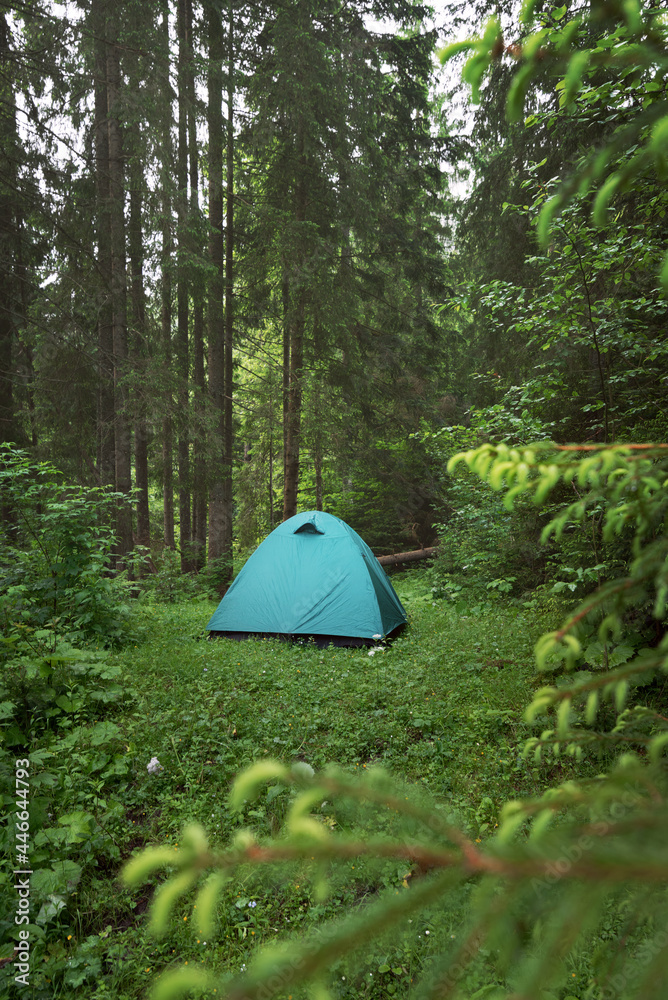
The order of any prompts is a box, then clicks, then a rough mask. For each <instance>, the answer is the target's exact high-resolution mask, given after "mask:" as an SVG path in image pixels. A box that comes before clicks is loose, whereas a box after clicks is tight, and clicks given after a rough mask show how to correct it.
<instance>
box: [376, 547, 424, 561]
mask: <svg viewBox="0 0 668 1000" xmlns="http://www.w3.org/2000/svg"><path fill="white" fill-rule="evenodd" d="M436 548H437V547H436V546H435V545H432V546H431V547H430V548H428V549H414V551H413V552H396V553H395V554H394V555H391V556H376V559H377V560H378V562H379V563H380V565H381V566H398V565H399V563H405V562H417V561H418V559H430V558H431V557H432V556H435V555H436Z"/></svg>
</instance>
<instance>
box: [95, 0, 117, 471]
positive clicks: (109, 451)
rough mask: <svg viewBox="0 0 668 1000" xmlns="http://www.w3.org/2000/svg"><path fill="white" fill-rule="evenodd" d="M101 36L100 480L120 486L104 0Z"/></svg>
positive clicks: (98, 13) (98, 22)
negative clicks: (116, 451)
mask: <svg viewBox="0 0 668 1000" xmlns="http://www.w3.org/2000/svg"><path fill="white" fill-rule="evenodd" d="M91 22H92V28H93V34H94V36H95V190H96V198H97V269H98V274H99V282H100V284H99V287H100V297H99V302H98V310H97V315H98V319H97V348H98V366H99V367H98V376H99V388H98V412H97V466H98V474H99V478H100V482H101V483H102V484H103V485H104V486H114V485H115V480H116V475H115V469H114V330H113V304H112V296H111V285H112V277H111V204H110V188H109V126H108V114H109V107H108V99H107V15H106V7H105V4H104V2H103V0H93V2H92V4H91Z"/></svg>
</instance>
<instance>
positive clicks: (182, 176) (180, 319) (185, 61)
mask: <svg viewBox="0 0 668 1000" xmlns="http://www.w3.org/2000/svg"><path fill="white" fill-rule="evenodd" d="M188 7H189V0H178V18H177V33H178V41H179V64H178V101H179V133H178V147H177V166H176V183H177V186H178V191H177V210H178V230H177V234H178V270H177V289H176V357H177V367H178V377H179V386H178V412H179V443H178V459H179V544H180V548H181V571H182V572H184V573H187V572H189V571H190V570H191V569H192V551H191V545H192V537H191V534H192V533H191V519H190V428H189V415H190V413H189V392H188V388H189V356H188V321H189V309H188V296H189V289H188V267H187V265H186V259H187V256H188V251H189V245H188V244H189V239H188V232H187V230H188V86H187V74H188V65H189V63H190V62H191V60H192V54H191V49H190V39H189V37H188Z"/></svg>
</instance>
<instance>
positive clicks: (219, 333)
mask: <svg viewBox="0 0 668 1000" xmlns="http://www.w3.org/2000/svg"><path fill="white" fill-rule="evenodd" d="M224 55H225V52H224V47H223V31H222V24H221V18H220V14H219V12H218V10H217V9H215V8H214V7H213V6H210V7H209V68H208V79H207V85H208V91H209V93H208V129H209V232H210V236H209V259H210V261H211V277H210V279H209V303H208V317H207V319H208V333H209V397H210V400H211V406H212V410H213V414H212V421H211V423H212V435H213V438H212V447H211V461H210V475H209V479H210V489H209V560H210V561H211V560H216V559H220V558H221V557H222V556H223V554H224V552H225V506H224V505H225V496H224V489H223V478H224V460H225V459H224V440H225V350H224V346H225V329H224V315H223V296H224V293H225V285H224V264H225V244H224V237H223V112H222V99H223V74H222V64H223V59H224ZM220 582H221V585H222V584H223V582H224V581H222V580H221V581H220Z"/></svg>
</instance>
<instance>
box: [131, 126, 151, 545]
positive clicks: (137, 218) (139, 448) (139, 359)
mask: <svg viewBox="0 0 668 1000" xmlns="http://www.w3.org/2000/svg"><path fill="white" fill-rule="evenodd" d="M137 132H138V129H137ZM138 138H139V136H138V135H137V136H136V139H137V140H138ZM138 146H139V143H138V141H136V142H135V149H134V150H133V156H132V158H131V161H130V226H129V239H128V243H129V250H130V269H131V290H132V321H133V322H132V326H133V336H132V367H133V369H134V380H133V384H134V413H135V486H136V491H137V537H136V542H137V544H138V545H143V546H146V547H147V548H148V547H149V546H150V544H151V527H150V520H149V504H148V427H147V421H146V395H145V393H146V388H145V383H144V379H143V378H142V374H143V373H144V371H145V368H146V351H147V340H146V294H145V290H144V254H143V241H142V232H143V226H142V204H143V196H142V195H143V190H144V175H143V171H142V167H141V160H140V151H139V148H138Z"/></svg>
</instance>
